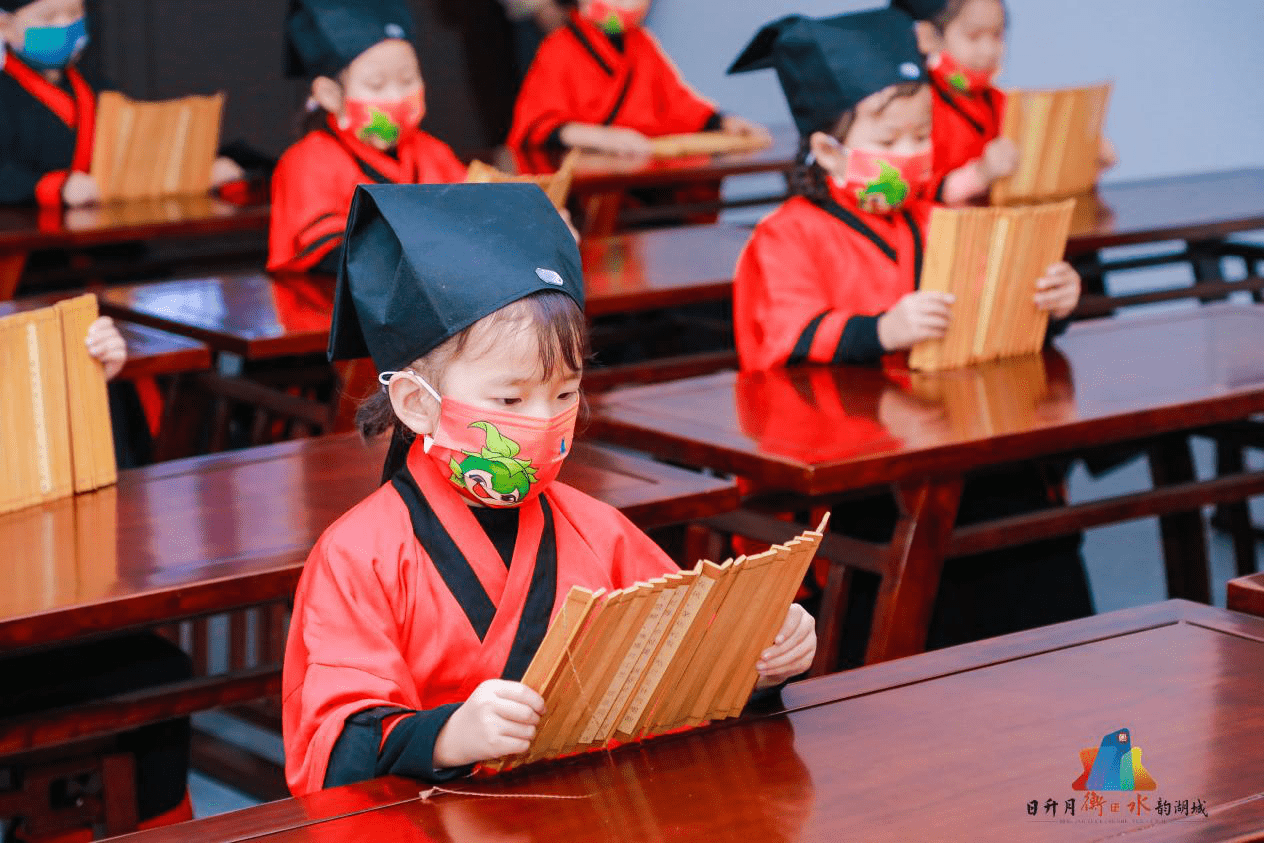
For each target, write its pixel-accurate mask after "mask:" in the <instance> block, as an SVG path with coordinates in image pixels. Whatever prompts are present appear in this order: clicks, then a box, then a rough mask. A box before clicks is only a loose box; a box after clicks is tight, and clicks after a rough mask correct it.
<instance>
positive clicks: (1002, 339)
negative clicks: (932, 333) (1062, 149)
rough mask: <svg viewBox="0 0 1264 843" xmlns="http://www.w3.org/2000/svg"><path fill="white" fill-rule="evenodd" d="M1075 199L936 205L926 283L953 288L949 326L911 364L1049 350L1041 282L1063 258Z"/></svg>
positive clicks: (930, 365) (954, 363) (914, 353)
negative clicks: (985, 205)
mask: <svg viewBox="0 0 1264 843" xmlns="http://www.w3.org/2000/svg"><path fill="white" fill-rule="evenodd" d="M1074 207H1075V200H1073V199H1064V200H1062V201H1061V202H1054V203H1050V204H1045V205H1028V206H1022V207H1014V208H965V209H950V208H942V207H936V208H935V209H934V210H933V211H931V215H930V233H929V236H928V237H927V239H926V243H927V245H926V256H925V258H924V260H923V266H922V278H921V283H920V284H919V285H918V289H919V290H931V291H936V292H943V293H952V294H953V295H954V296H956V300H955V301H954V302H953V304H952V315H951V317H950V319H949V322H948V332H947V333H946V334H945V335H944V336H943V337H942V338H940V339H936V340H927V341H925V342H921V343H918V344H917V345H915V346H913V348H912V350H911V351H910V352H909V368H912V369H920V370H922V371H936V370H939V369H954V368H957V367H960V366H968V365H970V364H972V363H980V362H982V361H985V360H995V359H998V358H1001V357H1013V356H1016V355H1020V354H1033V353H1035V352H1037V351H1039V350H1040V349H1041V347H1042V346H1043V345H1044V341H1045V331H1046V329H1047V328H1048V326H1049V314H1048V313H1046V312H1044V311H1042V310H1040V309H1039V308H1037V307H1036V304H1035V301H1034V300H1033V299H1034V297H1035V295H1036V281H1037V279H1039V278H1040V276H1042V275H1044V272H1045V270H1046V269H1047V268H1048V267H1049V265H1050V264H1053V263H1056V262H1058V261H1060V260H1062V255H1063V253H1064V252H1065V251H1066V242H1067V237H1068V235H1069V234H1070V230H1071V212H1072V210H1073V209H1074Z"/></svg>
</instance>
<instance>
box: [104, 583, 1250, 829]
mask: <svg viewBox="0 0 1264 843" xmlns="http://www.w3.org/2000/svg"><path fill="white" fill-rule="evenodd" d="M1261 675H1264V620H1261V619H1259V618H1252V617H1248V616H1245V615H1239V614H1236V613H1233V612H1227V611H1224V610H1221V609H1214V608H1211V607H1207V606H1199V605H1195V604H1191V603H1186V602H1183V601H1170V602H1167V603H1161V604H1157V605H1154V606H1148V607H1144V608H1141V609H1133V610H1127V611H1122V612H1114V613H1111V614H1107V615H1100V616H1097V617H1093V618H1085V619H1083V620H1079V621H1074V622H1071V623H1066V624H1060V625H1057V626H1053V627H1046V628H1043V629H1039V630H1033V631H1031V632H1025V633H1019V634H1016V635H1009V636H1004V637H1002V638H996V639H992V640H989V641H985V642H979V643H976V644H969V645H965V646H961V647H955V648H951V649H948V650H941V651H937V652H934V653H926V654H923V655H920V656H915V657H912V658H908V659H901V660H899V661H896V662H890V663H886V664H882V665H874V666H870V667H865V668H861V669H859V670H853V671H850V672H847V673H843V674H836V675H833V676H828V677H823V678H821V679H815V680H810V681H807V682H801V683H798V684H795V685H791V686H789V687H788V688H786V690H785V691H784V692H783V704H784V710H783V711H780V712H773V713H769V714H762V715H753V714H749V713H748V715H747V716H746V717H744V718H742V719H740V720H737V721H729V722H726V723H720V724H713V725H711V726H706V727H703V728H701V729H698V730H694V731H692V732H689V733H685V734H680V735H671V736H666V737H661V738H657V739H654V740H651V741H648V742H645V743H644V744H641V745H638V746H626V747H622V748H620V749H616V750H614V751H613V752H610V753H600V754H591V755H587V756H580V757H577V758H572V759H568V760H564V761H560V762H552V763H546V764H540V765H535V766H533V767H528V768H525V769H522V770H518V771H515V772H513V773H509V774H505V775H501V776H497V777H494V778H487V779H477V778H476V779H465V780H460V781H458V782H453V783H449V784H448V785H445V787H447V788H448V789H450V790H459V791H467V792H472V793H479V794H484V793H485V794H495V795H499V796H502V797H504V796H512V795H514V794H552V795H558V796H577V797H581V798H578V799H571V800H566V801H560V800H555V799H531V798H518V799H514V798H477V797H470V796H461V795H453V794H448V793H438V794H435V795H433V796H431V797H430V798H429V800H427V801H422V800H421V799H419V798H415V796H416V793H417V791H418V790H420V789H421V788H423V787H425V786H424V785H418V784H411V786H410V783H408V782H406V781H405V780H403V779H398V778H393V779H379V780H375V781H371V782H366V783H364V784H359V785H352V786H349V787H343V788H335V789H333V790H329V791H324V792H321V793H318V794H315V795H312V796H310V797H306V798H304V799H299V800H287V801H285V802H279V803H274V804H271V805H263V806H259V807H257V808H251V809H247V810H245V811H239V812H236V813H232V814H227V815H223V816H219V817H211V818H208V819H205V820H199V821H196V822H192V823H188V824H185V825H180V826H173V827H169V828H165V829H156V830H154V831H149V832H141V833H138V834H136V835H133V836H129V837H126V838H121V839H125V840H127V841H129V843H165V842H166V841H177V840H179V841H188V843H227V841H236V840H245V839H251V840H259V841H266V843H288V841H300V840H302V841H309V842H310V843H317V841H343V840H399V841H417V843H422V841H433V840H443V841H452V843H483V841H491V840H506V839H512V840H522V841H526V840H540V841H546V840H547V841H550V843H553V841H562V842H563V843H565V842H566V841H573V840H586V841H587V840H629V839H636V840H663V841H703V840H707V841H710V840H784V841H826V842H827V843H834V841H840V840H863V841H866V843H884V841H899V843H906V841H919V840H927V841H930V840H935V841H939V840H945V841H965V840H1041V841H1045V840H1048V841H1105V840H1121V841H1131V840H1138V841H1156V840H1190V839H1199V840H1213V839H1214V840H1228V839H1230V838H1232V839H1234V840H1258V839H1261V838H1260V835H1261V831H1262V830H1264V760H1262V759H1264V693H1261V691H1262V690H1264V688H1262V687H1261V678H1260V677H1261ZM946 700H947V701H950V703H951V704H949V705H945V704H944V703H945V701H946ZM1120 728H1127V729H1129V730H1130V736H1131V741H1132V745H1133V746H1135V747H1139V748H1140V749H1141V750H1142V755H1141V758H1142V763H1143V765H1144V766H1145V768H1146V770H1147V771H1148V772H1149V773H1150V775H1151V776H1152V777H1153V778H1154V780H1155V783H1156V788H1155V789H1154V790H1149V791H1140V792H1133V791H1105V790H1103V791H1095V792H1094V794H1095V795H1096V796H1100V797H1102V800H1103V804H1102V805H1101V808H1100V810H1101V816H1100V817H1099V815H1098V809H1092V810H1090V809H1089V807H1088V805H1089V802H1090V798H1091V797H1090V796H1089V792H1088V791H1077V790H1074V789H1073V788H1072V784H1073V782H1074V781H1075V780H1076V779H1077V778H1078V777H1079V776H1080V774H1081V773H1082V770H1083V768H1082V765H1081V761H1080V756H1079V753H1080V751H1081V750H1082V749H1085V748H1095V747H1097V746H1098V744H1099V742H1100V741H1101V739H1102V737H1103V735H1109V734H1110V733H1112V732H1114V731H1115V730H1117V729H1120ZM410 790H411V792H412V795H413V796H414V798H412V799H409V798H408V796H409V795H410ZM1138 795H1140V796H1142V797H1144V799H1143V800H1141V801H1138V800H1137V796H1138ZM1033 800H1034V801H1035V802H1036V803H1037V806H1036V813H1035V815H1034V816H1033V815H1031V814H1030V813H1029V808H1028V806H1029V804H1030V803H1031V802H1032V801H1033ZM1050 800H1052V801H1053V803H1054V804H1055V805H1056V806H1057V815H1056V816H1054V815H1053V814H1050V813H1048V812H1047V811H1046V809H1045V807H1044V806H1045V804H1046V802H1047V801H1050ZM1068 801H1072V802H1073V803H1074V806H1075V813H1074V814H1073V815H1070V816H1068V815H1067V814H1066V811H1065V807H1066V803H1067V802H1068ZM1130 802H1131V803H1132V804H1133V805H1135V806H1137V807H1136V809H1135V810H1136V811H1137V812H1138V813H1139V814H1140V816H1136V815H1134V814H1133V813H1131V811H1130V808H1129V803H1130ZM1182 802H1183V803H1184V806H1183V810H1184V811H1185V812H1186V815H1182V814H1181V813H1180V811H1181V810H1182V807H1180V805H1179V803H1182ZM1165 805H1166V806H1168V807H1166V808H1165V807H1163V806H1165ZM1195 806H1196V807H1195ZM1116 808H1117V810H1116ZM1161 811H1165V813H1160V812H1161ZM1204 813H1205V816H1204Z"/></svg>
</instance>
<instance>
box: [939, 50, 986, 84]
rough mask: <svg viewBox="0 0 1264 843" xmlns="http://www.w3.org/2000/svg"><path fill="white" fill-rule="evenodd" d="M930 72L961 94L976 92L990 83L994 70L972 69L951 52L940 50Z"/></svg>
mask: <svg viewBox="0 0 1264 843" xmlns="http://www.w3.org/2000/svg"><path fill="white" fill-rule="evenodd" d="M930 72H931V73H933V74H935V76H937V77H938V78H939V81H940V82H941V83H942V84H944V85H947V86H948V87H950V88H952V89H953V90H954V91H960V92H961V93H963V94H971V93H978V92H979V91H982V90H983V89H984V88H987V87H988V86H989V85H991V84H992V77H993V76H995V75H996V71H995V70H973V69H971V68H968V67H966V66H965V65H963V64H961V63H960V62H959V61H957V60H956V59H955V58H953V57H952V53H948V52H941V53H940V54H939V58H938V59H937V60H936V61H935V66H934V67H932V68H931V69H930Z"/></svg>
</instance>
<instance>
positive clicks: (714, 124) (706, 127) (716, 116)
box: [702, 111, 724, 132]
mask: <svg viewBox="0 0 1264 843" xmlns="http://www.w3.org/2000/svg"><path fill="white" fill-rule="evenodd" d="M722 128H724V114H723V113H722V112H719V111H716V112H714V113H712V115H711V116H710V117H708V118H707V122H705V123H703V124H702V131H704V132H718V131H720V129H722Z"/></svg>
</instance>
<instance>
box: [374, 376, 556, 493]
mask: <svg viewBox="0 0 1264 843" xmlns="http://www.w3.org/2000/svg"><path fill="white" fill-rule="evenodd" d="M394 375H405V376H407V377H411V378H413V379H414V380H416V381H417V383H418V384H420V385H421V387H422V388H423V389H425V390H426V391H427V392H429V393H430V394H431V395H432V396H433V397H434V399H435V400H436V401H438V402H439V425H438V429H437V430H436V431H435V434H434V436H433V437H430V436H427V437H425V439H424V441H423V443H422V444H423V448H424V450H425V452H426V453H427V454H428V455H429V456H430V458H431V459H433V460H435V461H437V462H438V463H439V465H440V466H441V468H442V470H443V471H444V472H445V473H446V474H448V480H449V481H450V482H451V483H452V485H453V486H455V487H456V488H457V490H458V491H459V492H460V493H461V494H462V495H464V496H465V497H467V498H469V499H470V500H472V501H474V502H476V503H480V504H482V505H483V506H494V507H509V506H521V505H522V504H524V503H526V502H527V501H529V500H531V499H532V498H534V497H535V496H536V495H538V494H540V492H541V491H542V490H543V489H544V487H545V486H547V485H548V484H549V483H551V482H552V481H553V480H554V479H555V478H556V477H557V473H558V472H559V471H561V470H562V461H563V460H565V459H566V457H567V456H568V455H569V454H570V451H571V444H572V435H573V434H574V432H575V417H576V416H577V415H578V414H579V402H578V401H577V402H575V404H574V405H573V406H571V407H570V408H569V409H567V410H564V411H563V412H561V413H558V414H557V415H556V416H554V417H553V418H551V419H539V418H535V417H532V416H523V415H519V414H517V413H506V412H499V411H496V410H485V409H483V408H481V407H474V406H471V405H470V404H464V403H462V402H460V401H455V400H453V399H452V398H441V397H440V396H439V393H438V392H436V391H435V389H434V387H432V386H431V385H430V384H428V383H426V381H425V379H424V378H422V377H421V376H420V375H418V374H417V373H415V372H410V371H408V370H404V371H400V372H383V373H382V374H380V375H378V381H379V382H381V383H382V384H383V385H385V384H387V383H389V382H390V379H391V377H392V376H394Z"/></svg>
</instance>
